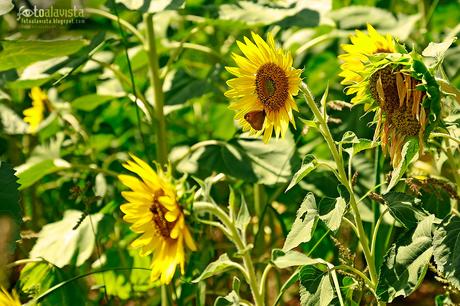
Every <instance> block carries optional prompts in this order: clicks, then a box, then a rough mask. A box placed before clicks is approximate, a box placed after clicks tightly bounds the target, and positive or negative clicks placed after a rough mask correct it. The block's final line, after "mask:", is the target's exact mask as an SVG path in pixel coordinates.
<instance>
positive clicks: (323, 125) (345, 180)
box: [300, 82, 378, 289]
mask: <svg viewBox="0 0 460 306" xmlns="http://www.w3.org/2000/svg"><path fill="white" fill-rule="evenodd" d="M300 89H301V91H302V92H303V94H304V97H305V100H306V102H307V104H308V106H309V108H310V109H311V111H312V112H313V114H314V116H315V118H316V120H317V121H318V123H319V130H320V132H321V134H322V136H323V137H324V139H325V141H326V143H327V145H328V147H329V150H330V151H331V154H332V157H333V159H334V161H335V163H336V165H337V171H338V179H339V181H340V183H341V184H343V185H344V186H345V187H346V188H347V190H348V192H349V193H350V206H351V209H352V212H353V216H354V219H355V226H356V230H357V234H358V239H359V242H360V244H361V246H362V248H363V252H364V257H365V259H366V262H367V264H368V266H369V274H370V278H371V282H372V285H373V289H374V288H375V286H376V285H377V282H378V276H377V270H376V267H375V260H374V257H373V255H372V254H371V251H370V248H369V242H368V238H367V235H366V232H365V231H364V226H363V222H362V220H361V215H360V213H359V209H358V205H357V202H356V198H355V194H354V192H353V186H352V183H351V180H352V178H351V177H347V174H346V171H345V167H344V162H343V157H342V156H341V155H340V154H339V152H338V149H337V146H336V145H335V142H334V139H333V138H332V134H331V132H330V130H329V127H328V125H327V122H326V121H325V120H324V117H323V116H322V114H321V111H320V110H319V108H318V106H317V105H316V102H315V99H314V98H313V95H312V93H311V91H310V89H309V88H308V86H307V84H305V83H303V82H302V85H301V88H300Z"/></svg>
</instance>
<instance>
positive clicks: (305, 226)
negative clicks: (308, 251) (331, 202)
mask: <svg viewBox="0 0 460 306" xmlns="http://www.w3.org/2000/svg"><path fill="white" fill-rule="evenodd" d="M318 217H319V216H318V209H317V207H316V201H315V196H314V195H313V194H312V193H309V194H307V196H306V197H305V199H304V200H303V202H302V204H300V208H299V210H297V214H296V218H295V221H294V224H292V228H291V230H290V231H289V234H288V235H287V238H286V241H285V242H284V246H283V251H284V252H287V251H289V250H292V249H293V248H295V247H297V246H298V245H299V244H301V243H303V242H308V241H310V239H311V237H312V234H313V231H314V230H315V227H316V224H317V222H318Z"/></svg>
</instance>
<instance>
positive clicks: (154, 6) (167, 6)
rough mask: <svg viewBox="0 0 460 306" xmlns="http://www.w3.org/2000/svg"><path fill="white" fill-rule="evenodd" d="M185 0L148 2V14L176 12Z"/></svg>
mask: <svg viewBox="0 0 460 306" xmlns="http://www.w3.org/2000/svg"><path fill="white" fill-rule="evenodd" d="M184 2H185V0H155V1H151V2H150V6H149V9H148V12H149V13H158V12H161V11H165V10H177V9H179V8H181V7H182V6H183V5H184Z"/></svg>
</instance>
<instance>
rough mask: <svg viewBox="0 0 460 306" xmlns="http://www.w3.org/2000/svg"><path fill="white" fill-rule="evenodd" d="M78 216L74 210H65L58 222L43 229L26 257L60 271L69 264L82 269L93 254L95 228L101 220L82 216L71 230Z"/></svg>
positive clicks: (80, 214)
mask: <svg viewBox="0 0 460 306" xmlns="http://www.w3.org/2000/svg"><path fill="white" fill-rule="evenodd" d="M82 214H83V213H82V212H80V211H78V210H67V211H66V212H65V213H64V218H63V219H62V220H61V221H57V222H54V223H49V224H47V225H45V226H44V227H43V228H42V230H41V231H40V233H39V236H38V240H37V242H36V243H35V245H34V247H33V248H32V250H31V251H30V256H31V257H32V258H44V259H46V260H47V261H49V262H50V263H52V264H54V265H55V266H57V267H60V268H62V267H64V266H66V265H69V264H75V265H77V266H80V265H82V264H83V263H84V262H85V261H86V260H87V259H88V258H89V257H90V256H91V254H92V253H93V249H94V246H95V235H96V233H97V225H98V223H99V221H100V220H101V219H102V216H103V215H102V214H95V215H89V216H86V217H85V219H84V220H83V221H82V222H81V223H80V225H79V226H78V227H77V228H75V227H76V225H77V224H78V223H79V221H80V218H81V217H82ZM93 230H94V232H93Z"/></svg>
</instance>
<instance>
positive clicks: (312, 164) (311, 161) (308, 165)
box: [286, 154, 318, 191]
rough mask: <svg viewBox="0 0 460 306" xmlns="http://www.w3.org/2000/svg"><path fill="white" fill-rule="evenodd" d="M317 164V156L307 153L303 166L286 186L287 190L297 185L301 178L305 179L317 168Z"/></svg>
mask: <svg viewBox="0 0 460 306" xmlns="http://www.w3.org/2000/svg"><path fill="white" fill-rule="evenodd" d="M317 165H318V161H317V160H316V157H315V156H313V155H311V154H308V155H306V156H305V157H304V158H303V160H302V166H301V167H300V169H299V170H297V172H296V173H295V174H294V176H293V177H292V180H291V182H290V183H289V185H288V187H287V188H286V191H288V190H289V189H291V188H292V187H294V186H295V185H297V184H298V183H299V182H300V181H301V180H303V178H304V177H306V176H307V175H308V174H309V173H310V172H312V171H313V170H315V169H316V167H317Z"/></svg>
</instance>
